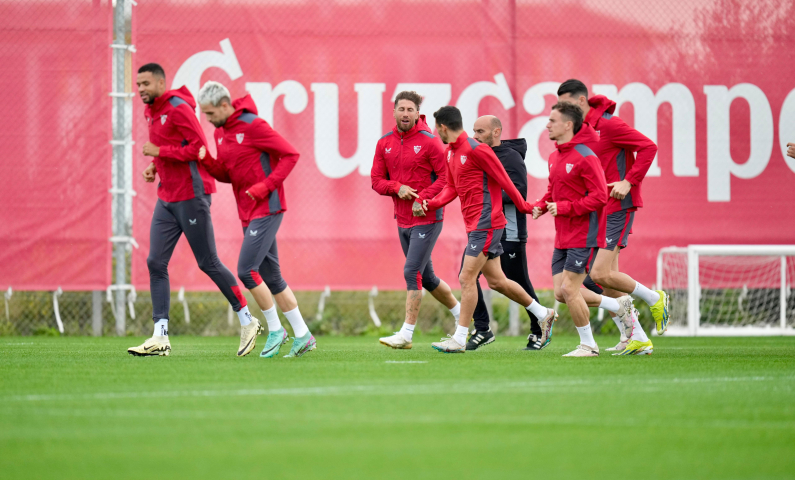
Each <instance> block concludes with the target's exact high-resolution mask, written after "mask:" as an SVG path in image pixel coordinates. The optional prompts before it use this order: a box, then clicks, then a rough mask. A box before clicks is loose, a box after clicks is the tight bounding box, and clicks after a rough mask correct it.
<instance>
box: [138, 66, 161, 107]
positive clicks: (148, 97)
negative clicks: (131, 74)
mask: <svg viewBox="0 0 795 480" xmlns="http://www.w3.org/2000/svg"><path fill="white" fill-rule="evenodd" d="M135 83H136V84H137V85H138V95H139V96H140V97H141V101H142V102H144V103H146V104H152V103H154V101H155V99H156V98H157V97H159V96H160V95H162V94H163V92H164V91H165V79H162V78H159V77H156V76H154V75H152V72H143V73H139V74H138V78H136V80H135Z"/></svg>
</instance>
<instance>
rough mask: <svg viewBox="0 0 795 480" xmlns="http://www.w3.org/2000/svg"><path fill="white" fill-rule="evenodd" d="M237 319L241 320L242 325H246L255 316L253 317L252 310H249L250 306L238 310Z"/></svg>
mask: <svg viewBox="0 0 795 480" xmlns="http://www.w3.org/2000/svg"><path fill="white" fill-rule="evenodd" d="M237 319H238V320H240V326H241V327H245V326H246V325H248V324H249V323H251V320H253V318H252V317H251V312H249V311H248V306H245V307H243V308H241V309H240V310H238V311H237Z"/></svg>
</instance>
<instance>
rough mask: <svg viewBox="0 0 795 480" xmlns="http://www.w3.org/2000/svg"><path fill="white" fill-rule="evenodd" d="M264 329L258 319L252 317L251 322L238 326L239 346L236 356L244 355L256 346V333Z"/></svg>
mask: <svg viewBox="0 0 795 480" xmlns="http://www.w3.org/2000/svg"><path fill="white" fill-rule="evenodd" d="M263 331H265V329H264V328H262V324H260V323H259V319H257V318H256V317H252V319H251V323H249V324H248V325H246V326H245V327H240V348H238V349H237V356H238V357H245V356H246V355H248V354H249V353H250V352H251V351H252V350H254V347H256V346H257V335H259V334H260V332H263Z"/></svg>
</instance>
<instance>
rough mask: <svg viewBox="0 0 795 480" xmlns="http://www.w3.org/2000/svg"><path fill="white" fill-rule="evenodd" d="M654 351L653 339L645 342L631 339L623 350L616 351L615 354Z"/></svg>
mask: <svg viewBox="0 0 795 480" xmlns="http://www.w3.org/2000/svg"><path fill="white" fill-rule="evenodd" d="M653 351H654V345H652V344H651V340H647V341H645V342H641V341H640V340H630V342H629V343H628V344H627V348H625V349H624V351H623V352H618V353H614V354H613V356H616V355H651V354H652V352H653Z"/></svg>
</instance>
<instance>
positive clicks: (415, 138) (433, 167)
mask: <svg viewBox="0 0 795 480" xmlns="http://www.w3.org/2000/svg"><path fill="white" fill-rule="evenodd" d="M370 180H371V182H372V186H373V190H375V191H376V192H377V193H378V194H380V195H385V196H389V197H392V201H393V202H394V204H395V219H397V224H398V227H401V228H411V227H413V226H415V225H428V224H431V223H436V222H441V221H442V220H443V219H444V210H443V209H439V210H437V211H436V212H435V213H434V214H433V215H428V214H426V216H424V217H415V216H414V214H413V212H412V206H413V205H414V200H413V199H412V200H403V199H401V198H400V197H398V195H397V194H398V190H400V186H401V185H408V186H409V187H411V188H413V189H415V190H416V191H417V194H418V195H419V196H420V198H433V197H434V196H436V195H437V194H438V193H439V192H441V191H442V188H444V186H445V185H446V184H447V167H446V166H445V164H444V149H443V147H442V143H441V142H440V141H439V139H438V138H436V137H434V135H433V133H431V129H430V128H429V127H428V124H427V123H426V122H425V115H420V118H419V119H418V120H417V123H416V124H415V125H414V127H413V128H412V129H411V130H409V131H408V132H401V131H400V130H399V129H398V128H397V126H395V127H394V128H393V129H392V131H391V132H389V133H387V134H386V135H384V136H383V137H381V139H380V140H378V144H377V145H376V147H375V156H374V157H373V168H372V169H371V170H370Z"/></svg>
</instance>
